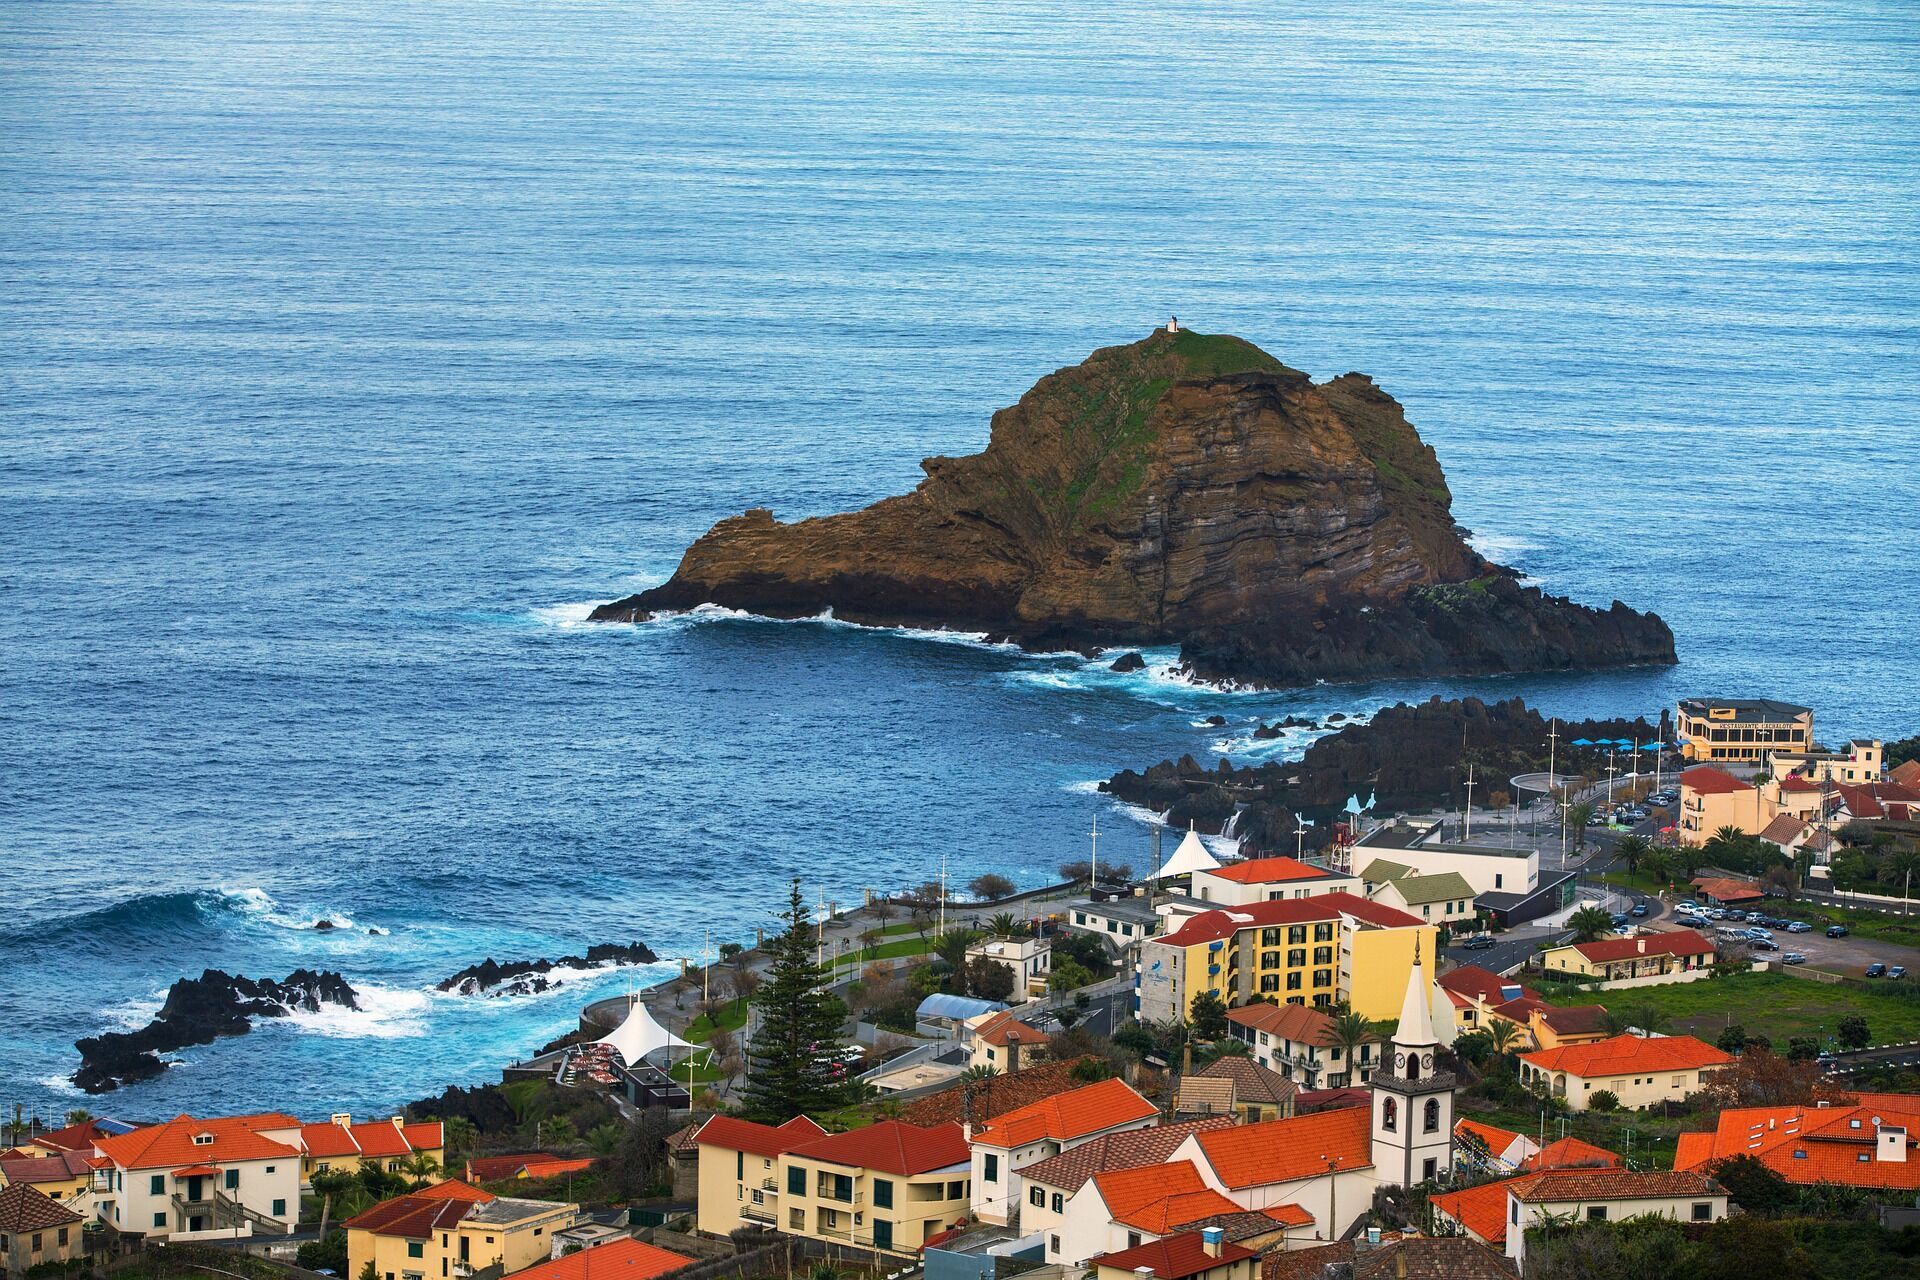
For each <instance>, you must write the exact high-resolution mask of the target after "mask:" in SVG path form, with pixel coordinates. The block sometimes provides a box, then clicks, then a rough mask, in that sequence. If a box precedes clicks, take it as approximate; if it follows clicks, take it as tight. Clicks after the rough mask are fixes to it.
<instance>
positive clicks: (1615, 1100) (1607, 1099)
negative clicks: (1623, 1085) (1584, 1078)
mask: <svg viewBox="0 0 1920 1280" xmlns="http://www.w3.org/2000/svg"><path fill="white" fill-rule="evenodd" d="M1587 1109H1588V1110H1590V1111H1598V1112H1601V1113H1602V1114H1605V1113H1606V1112H1609V1111H1618V1110H1619V1109H1620V1095H1619V1094H1617V1093H1615V1092H1614V1091H1613V1090H1611V1089H1599V1090H1596V1091H1595V1092H1594V1095H1593V1096H1592V1097H1591V1098H1589V1099H1587Z"/></svg>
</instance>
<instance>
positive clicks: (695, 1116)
mask: <svg viewBox="0 0 1920 1280" xmlns="http://www.w3.org/2000/svg"><path fill="white" fill-rule="evenodd" d="M1663 725H1664V727H1665V728H1666V730H1667V732H1668V736H1669V737H1670V740H1668V741H1645V742H1643V741H1636V740H1629V739H1613V740H1603V741H1596V740H1593V739H1578V740H1569V741H1565V742H1562V741H1561V740H1560V737H1559V728H1558V724H1557V722H1555V723H1554V725H1553V726H1552V727H1550V729H1549V736H1550V738H1551V739H1552V740H1551V741H1549V742H1546V743H1542V744H1541V746H1542V747H1543V748H1544V749H1545V750H1546V751H1548V752H1549V753H1550V755H1549V757H1548V758H1549V764H1548V767H1547V769H1546V770H1545V771H1544V772H1535V773H1530V774H1516V775H1514V776H1512V777H1510V778H1494V779H1490V780H1486V781H1484V782H1482V781H1480V780H1478V779H1475V778H1474V777H1473V775H1471V774H1469V775H1468V778H1469V782H1468V784H1467V785H1468V787H1469V788H1470V787H1471V786H1475V785H1482V786H1484V787H1485V790H1484V791H1483V792H1482V793H1481V794H1482V801H1481V803H1479V804H1478V805H1476V804H1475V797H1474V796H1473V795H1472V793H1471V790H1467V791H1465V792H1464V793H1463V795H1462V797H1461V802H1460V806H1459V808H1458V809H1457V810H1440V811H1437V812H1434V813H1427V814H1411V813H1406V814H1395V813H1386V814H1382V813H1379V812H1378V811H1377V810H1376V811H1372V812H1369V811H1368V808H1367V807H1366V806H1363V805H1360V804H1358V803H1356V804H1355V805H1353V806H1352V807H1351V809H1350V811H1349V812H1346V813H1341V814H1338V815H1336V817H1335V818H1334V820H1330V821H1326V822H1316V823H1315V824H1314V828H1313V831H1312V842H1311V848H1309V839H1308V834H1309V833H1308V829H1307V827H1306V826H1305V825H1304V824H1299V825H1297V826H1296V828H1295V831H1294V834H1293V840H1294V845H1295V848H1294V851H1293V852H1292V853H1288V852H1282V851H1278V850H1273V849H1268V848H1263V847H1260V846H1259V844H1258V843H1257V842H1254V841H1251V840H1247V841H1241V842H1239V843H1240V845H1241V847H1240V848H1239V849H1237V850H1235V849H1233V848H1231V846H1232V845H1234V844H1235V843H1236V842H1235V841H1234V840H1231V839H1226V840H1223V839H1219V838H1215V839H1213V840H1212V841H1209V840H1208V839H1205V838H1203V835H1202V832H1201V831H1200V829H1199V825H1198V823H1197V822H1193V821H1190V822H1189V823H1188V824H1187V826H1186V828H1185V829H1184V830H1174V831H1172V832H1171V833H1170V834H1172V835H1173V837H1174V838H1173V840H1171V841H1169V843H1171V844H1172V846H1173V847H1172V848H1171V849H1170V850H1163V851H1162V852H1163V854H1164V856H1159V855H1157V856H1156V861H1157V863H1158V865H1156V866H1153V867H1150V868H1146V869H1144V873H1143V874H1136V873H1135V871H1134V869H1133V868H1130V867H1125V866H1114V865H1102V864H1101V862H1100V861H1099V857H1100V855H1099V847H1098V844H1097V837H1096V839H1095V842H1094V843H1093V844H1092V845H1091V847H1090V856H1089V858H1088V860H1087V861H1086V862H1084V863H1074V864H1069V865H1068V866H1065V867H1062V868H1061V873H1062V874H1061V879H1060V881H1059V882H1058V883H1055V884H1051V885H1047V886H1042V887H1040V888H1036V889H1032V890H1029V891H1025V892H1019V891H1016V889H1015V886H1014V885H1012V884H1011V883H1010V882H1008V881H1006V880H1005V879H1003V878H1002V877H999V876H997V875H992V874H981V875H978V876H976V877H974V878H972V879H971V880H970V882H969V883H968V884H967V886H966V889H965V891H964V892H962V891H960V890H959V889H958V888H957V886H953V885H950V884H948V883H947V882H946V876H945V873H944V871H943V874H942V877H941V878H940V879H939V880H935V881H931V882H929V883H928V884H926V885H924V886H920V887H918V888H916V889H913V890H908V891H904V892H900V893H888V894H880V893H872V892H869V893H867V894H866V895H864V901H863V902H861V903H860V905H859V906H858V907H851V908H848V909H845V910H842V909H841V906H840V904H836V903H829V902H826V901H824V900H823V899H821V898H820V897H819V896H818V894H817V891H816V895H815V897H814V899H813V900H811V901H810V900H809V897H808V893H807V886H804V885H803V884H801V883H800V882H799V881H795V882H794V883H793V885H792V886H791V889H790V892H789V894H788V901H787V903H786V905H785V907H784V908H783V910H782V911H781V912H780V913H779V915H778V918H777V920H775V921H774V923H773V924H772V925H771V926H770V927H768V928H765V929H762V930H760V931H759V934H758V936H757V937H756V938H755V940H754V941H753V943H752V944H751V945H748V944H747V943H746V942H744V941H740V942H729V943H726V944H724V945H722V946H721V947H720V948H719V949H718V951H717V953H716V954H715V955H713V956H711V957H703V958H702V959H701V961H700V962H698V963H695V962H693V961H688V962H686V963H685V964H684V965H683V970H682V972H681V974H680V975H679V976H678V977H677V978H675V979H674V980H673V981H671V982H668V983H664V984H662V985H660V986H658V987H656V988H652V989H650V990H648V991H645V992H638V993H633V994H628V995H621V996H614V997H610V998H605V999H601V1000H598V1001H596V1002H594V1003H593V1004H591V1005H589V1006H587V1007H586V1008H585V1009H583V1010H582V1013H581V1018H580V1025H579V1028H578V1029H577V1030H576V1031H575V1032H573V1033H571V1034H569V1035H567V1036H563V1037H562V1038H561V1039H560V1040H559V1041H556V1042H555V1043H553V1044H550V1045H547V1046H544V1047H543V1048H542V1049H540V1050H539V1051H538V1052H536V1053H533V1054H531V1055H530V1056H529V1057H528V1058H526V1059H525V1060H524V1061H521V1062H517V1063H514V1064H511V1065H509V1066H507V1067H506V1069H505V1070H504V1072H503V1075H502V1079H501V1081H500V1082H499V1083H498V1084H489V1085H486V1086H482V1087H477V1088H451V1089H449V1090H448V1091H447V1092H446V1094H444V1095H442V1096H441V1097H440V1098H437V1099H426V1100H423V1101H422V1102H420V1103H416V1104H412V1105H411V1106H409V1107H408V1108H407V1109H406V1110H405V1111H404V1112H402V1113H399V1114H394V1115H391V1116H376V1117H365V1116H353V1115H349V1114H336V1115H330V1116H323V1117H322V1116H316V1117H296V1116H293V1115H288V1114H281V1113H260V1114H248V1115H228V1116H205V1115H203V1116H195V1115H177V1116H173V1117H171V1118H166V1117H145V1118H142V1119H140V1120H137V1121H136V1120H132V1119H122V1118H118V1117H112V1116H108V1115H104V1114H101V1115H96V1114H93V1113H91V1112H84V1111H76V1112H74V1113H72V1114H70V1115H68V1116H67V1117H65V1122H64V1123H53V1122H51V1121H49V1122H44V1123H43V1122H40V1121H36V1120H32V1119H28V1118H24V1117H21V1116H19V1115H15V1116H13V1117H12V1119H11V1123H10V1124H8V1125H7V1126H6V1127H5V1129H4V1131H0V1272H4V1274H5V1275H7V1276H56V1275H59V1276H67V1275H77V1274H86V1273H92V1274H100V1275H104V1274H116V1275H127V1276H143V1275H154V1276H161V1275H184V1274H207V1275H217V1276H228V1277H231V1276H235V1275H239V1276H241V1277H244V1278H245V1280H266V1278H267V1277H306V1276H312V1275H315V1274H318V1275H326V1276H335V1277H347V1278H350V1280H504V1278H505V1277H515V1278H516V1280H594V1278H595V1277H596V1276H597V1277H605V1278H607V1280H615V1278H624V1280H653V1278H654V1277H667V1276H672V1277H679V1278H684V1280H707V1278H708V1277H718V1276H732V1277H738V1278H739V1280H750V1278H752V1277H759V1276H791V1275H796V1274H801V1273H805V1274H807V1275H808V1276H811V1277H813V1278H814V1280H828V1278H829V1277H840V1276H851V1275H856V1274H857V1275H871V1276H886V1277H889V1280H900V1278H901V1277H906V1276H916V1275H921V1274H924V1275H925V1277H927V1280H1001V1278H1002V1277H1012V1276H1016V1275H1018V1276H1032V1277H1034V1278H1035V1280H1255V1278H1256V1277H1258V1280H1322V1278H1330V1277H1372V1276H1434V1277H1459V1278H1461V1280H1480V1278H1482V1277H1487V1278H1491V1277H1513V1276H1530V1277H1560V1276H1569V1277H1570V1276H1587V1275H1615V1274H1619V1275H1626V1274H1669V1275H1701V1276H1720V1275H1731V1274H1735V1273H1736V1270H1737V1271H1738V1273H1740V1274H1745V1273H1747V1272H1749V1271H1752V1270H1755V1269H1771V1270H1773V1271H1775V1272H1777V1273H1778V1274H1779V1275H1782V1276H1839V1275H1867V1274H1890V1273H1892V1269H1893V1268H1894V1266H1895V1265H1896V1264H1898V1265H1899V1266H1902V1267H1905V1266H1910V1265H1912V1264H1913V1262H1914V1260H1915V1259H1917V1258H1920V1207H1916V1206H1920V1071H1917V1070H1916V1064H1920V986H1916V985H1915V984H1914V982H1913V980H1912V979H1909V978H1908V977H1907V976H1906V975H1907V971H1908V969H1909V968H1911V967H1920V925H1915V924H1913V923H1910V917H1909V899H1908V898H1907V896H1906V893H1907V890H1908V888H1909V886H1910V878H1911V872H1912V870H1913V868H1914V866H1915V865H1920V844H1917V843H1916V842H1917V840H1920V758H1916V757H1917V755H1920V752H1917V751H1916V748H1917V747H1920V743H1916V741H1915V740H1913V739H1908V740H1906V741H1904V742H1897V743H1884V742H1880V741H1865V740H1852V741H1848V742H1846V743H1845V744H1842V745H1839V746H1837V747H1829V746H1826V745H1823V744H1822V742H1821V741H1820V739H1819V738H1818V737H1817V735H1816V733H1815V729H1814V713H1813V711H1812V710H1811V709H1808V708H1804V707H1797V706H1793V705H1790V704H1786V703H1781V702H1775V701H1770V700H1759V699H1709V698H1702V699H1689V700H1685V701H1682V702H1681V703H1679V705H1678V706H1677V707H1675V708H1674V709H1673V712H1672V715H1671V717H1670V718H1665V717H1663ZM1560 766H1565V767H1564V768H1562V767H1560ZM1496 793H1497V795H1496ZM1503 811H1505V813H1506V814H1507V815H1508V817H1507V820H1506V822H1505V824H1504V825H1502V820H1501V815H1502V812H1503ZM1225 825H1228V826H1230V825H1231V820H1229V821H1228V823H1227V824H1225ZM262 1092H263V1094H270V1093H271V1087H270V1085H264V1084H263V1089H262Z"/></svg>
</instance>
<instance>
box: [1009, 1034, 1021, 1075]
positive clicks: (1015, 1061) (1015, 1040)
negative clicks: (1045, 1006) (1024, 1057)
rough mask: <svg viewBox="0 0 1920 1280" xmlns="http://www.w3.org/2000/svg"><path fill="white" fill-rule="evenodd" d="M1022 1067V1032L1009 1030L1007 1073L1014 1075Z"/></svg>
mask: <svg viewBox="0 0 1920 1280" xmlns="http://www.w3.org/2000/svg"><path fill="white" fill-rule="evenodd" d="M1019 1069H1020V1033H1019V1032H1018V1031H1009V1032H1007V1074H1008V1075H1012V1074H1013V1073H1014V1072H1016V1071H1018V1070H1019Z"/></svg>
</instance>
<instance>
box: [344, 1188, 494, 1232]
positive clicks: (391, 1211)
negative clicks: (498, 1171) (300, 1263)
mask: <svg viewBox="0 0 1920 1280" xmlns="http://www.w3.org/2000/svg"><path fill="white" fill-rule="evenodd" d="M483 1194H484V1193H483ZM492 1199H493V1197H492V1196H487V1198H486V1200H475V1199H472V1198H469V1197H467V1196H457V1197H454V1196H446V1195H428V1194H424V1193H416V1194H414V1195H405V1196H395V1197H394V1198H393V1199H391V1200H382V1201H381V1202H380V1203H379V1204H376V1205H374V1206H373V1207H372V1208H371V1209H367V1210H365V1211H363V1212H361V1213H358V1214H355V1215H354V1216H353V1217H351V1218H348V1219H347V1220H346V1222H345V1223H343V1224H342V1225H344V1226H345V1227H346V1228H347V1230H349V1231H371V1232H372V1233H373V1234H374V1235H377V1236H406V1237H407V1238H408V1239H412V1240H427V1239H431V1238H432V1236H433V1233H434V1232H436V1231H442V1230H445V1229H447V1228H449V1227H451V1226H453V1224H454V1223H456V1222H459V1221H460V1220H461V1219H463V1218H465V1217H466V1216H467V1214H468V1213H470V1212H471V1211H472V1210H473V1206H474V1205H476V1204H485V1203H487V1202H489V1201H491V1200H492Z"/></svg>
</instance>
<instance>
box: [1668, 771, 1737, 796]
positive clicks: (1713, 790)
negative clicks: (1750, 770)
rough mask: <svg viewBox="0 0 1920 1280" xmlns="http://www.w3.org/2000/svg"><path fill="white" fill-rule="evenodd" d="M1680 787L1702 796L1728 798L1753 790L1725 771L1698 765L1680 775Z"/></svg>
mask: <svg viewBox="0 0 1920 1280" xmlns="http://www.w3.org/2000/svg"><path fill="white" fill-rule="evenodd" d="M1680 786H1681V788H1682V789H1683V790H1687V791H1697V792H1699V793H1700V794H1701V795H1707V796H1726V795H1733V794H1734V793H1735V792H1739V791H1751V790H1753V788H1752V787H1751V786H1749V785H1747V784H1746V783H1744V782H1742V781H1740V779H1738V778H1736V777H1734V776H1733V775H1732V774H1730V773H1728V772H1727V771H1726V770H1724V769H1716V768H1714V767H1713V766H1712V765H1710V764H1697V765H1695V766H1693V768H1691V769H1686V770H1683V771H1682V772H1681V774H1680Z"/></svg>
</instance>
